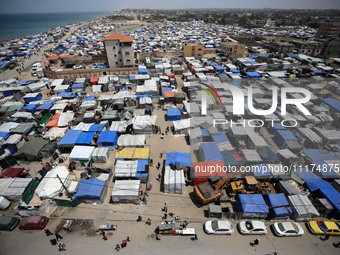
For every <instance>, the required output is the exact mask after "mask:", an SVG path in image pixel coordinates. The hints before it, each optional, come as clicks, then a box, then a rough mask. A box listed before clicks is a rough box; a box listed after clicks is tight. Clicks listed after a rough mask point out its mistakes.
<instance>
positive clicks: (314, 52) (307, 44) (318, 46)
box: [290, 40, 325, 56]
mask: <svg viewBox="0 0 340 255" xmlns="http://www.w3.org/2000/svg"><path fill="white" fill-rule="evenodd" d="M290 43H291V44H294V46H295V50H296V51H297V52H298V53H301V54H307V55H311V56H318V55H321V52H322V48H323V46H324V44H325V43H324V42H321V41H298V40H294V41H290Z"/></svg>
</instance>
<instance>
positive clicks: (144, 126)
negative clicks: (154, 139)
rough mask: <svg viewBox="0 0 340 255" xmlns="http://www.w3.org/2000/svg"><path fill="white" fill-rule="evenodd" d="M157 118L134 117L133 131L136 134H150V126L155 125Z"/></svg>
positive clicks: (146, 116)
mask: <svg viewBox="0 0 340 255" xmlns="http://www.w3.org/2000/svg"><path fill="white" fill-rule="evenodd" d="M156 119H157V116H148V115H144V116H134V118H133V120H132V123H133V130H134V132H135V133H137V134H152V126H153V125H155V123H156Z"/></svg>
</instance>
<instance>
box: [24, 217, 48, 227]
mask: <svg viewBox="0 0 340 255" xmlns="http://www.w3.org/2000/svg"><path fill="white" fill-rule="evenodd" d="M47 222H48V218H47V217H45V216H28V217H25V218H23V219H22V220H21V221H20V223H19V229H22V230H24V229H43V228H44V227H45V226H46V225H47Z"/></svg>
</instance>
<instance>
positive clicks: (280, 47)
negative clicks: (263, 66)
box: [266, 42, 295, 54]
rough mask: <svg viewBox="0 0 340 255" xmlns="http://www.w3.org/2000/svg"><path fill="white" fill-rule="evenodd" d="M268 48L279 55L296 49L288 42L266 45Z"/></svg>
mask: <svg viewBox="0 0 340 255" xmlns="http://www.w3.org/2000/svg"><path fill="white" fill-rule="evenodd" d="M266 46H267V47H268V48H270V49H271V50H272V51H275V52H277V53H279V54H280V53H289V52H292V51H293V50H294V49H295V46H294V45H293V44H291V43H287V42H269V43H267V44H266Z"/></svg>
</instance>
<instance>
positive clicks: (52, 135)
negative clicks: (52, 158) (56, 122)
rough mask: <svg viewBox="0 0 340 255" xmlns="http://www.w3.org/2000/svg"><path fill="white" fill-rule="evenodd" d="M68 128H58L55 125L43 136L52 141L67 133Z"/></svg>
mask: <svg viewBox="0 0 340 255" xmlns="http://www.w3.org/2000/svg"><path fill="white" fill-rule="evenodd" d="M65 133H66V128H57V127H53V128H51V129H50V130H48V131H47V132H46V134H45V135H44V136H43V138H44V139H49V140H50V141H52V140H54V139H57V138H61V137H63V136H64V135H65Z"/></svg>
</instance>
